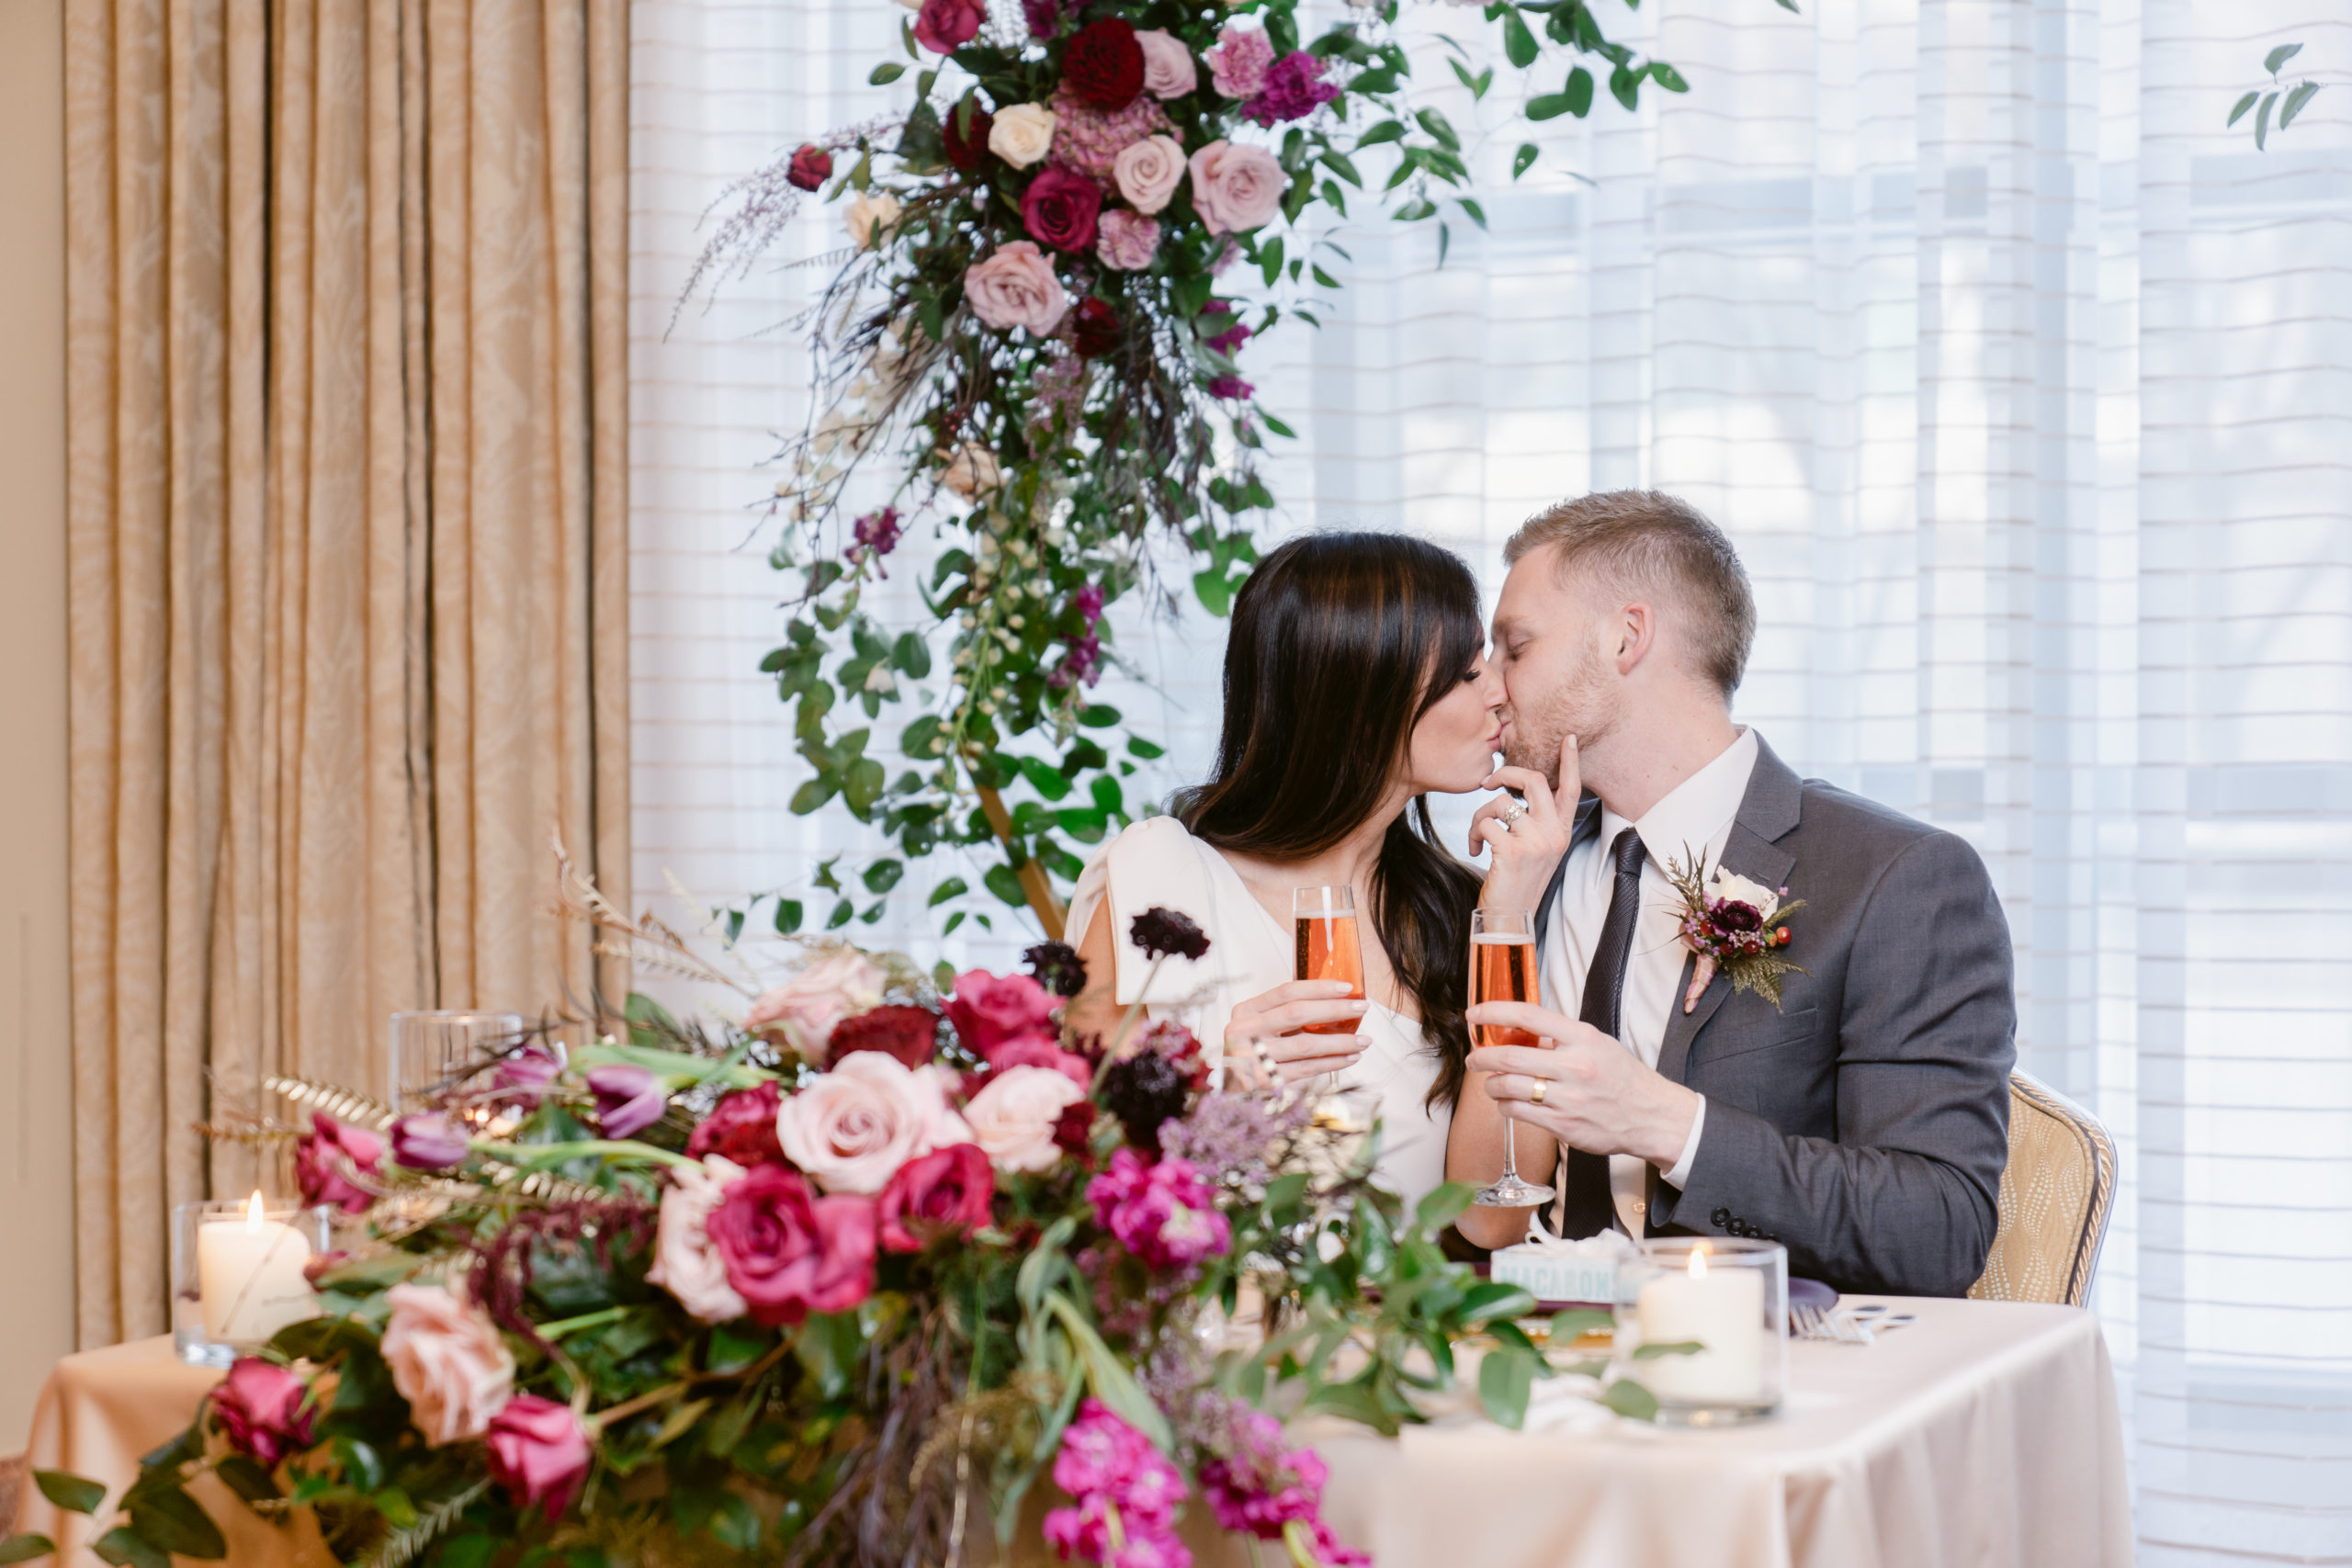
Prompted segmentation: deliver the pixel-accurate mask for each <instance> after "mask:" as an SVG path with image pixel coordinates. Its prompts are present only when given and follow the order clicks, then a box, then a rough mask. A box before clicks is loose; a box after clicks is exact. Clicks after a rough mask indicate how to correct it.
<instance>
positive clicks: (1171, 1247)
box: [1086, 1148, 1233, 1269]
mask: <svg viewBox="0 0 2352 1568" xmlns="http://www.w3.org/2000/svg"><path fill="white" fill-rule="evenodd" d="M1086 1197H1087V1201H1089V1202H1091V1203H1092V1204H1093V1205H1094V1218H1095V1222H1096V1223H1097V1224H1100V1225H1102V1226H1103V1229H1105V1230H1107V1231H1109V1232H1110V1233H1111V1234H1112V1235H1114V1236H1116V1237H1118V1238H1119V1245H1120V1246H1122V1247H1125V1248H1126V1249H1127V1250H1128V1251H1129V1252H1132V1253H1134V1254H1135V1255H1136V1257H1137V1258H1141V1259H1143V1261H1144V1262H1145V1263H1146V1264H1148V1265H1149V1266H1150V1267H1152V1268H1154V1269H1189V1268H1191V1267H1192V1266H1193V1264H1195V1263H1198V1262H1199V1261H1200V1260H1201V1259H1202V1258H1214V1257H1216V1256H1218V1255H1219V1254H1222V1253H1223V1252H1225V1251H1226V1250H1227V1248H1229V1247H1232V1245H1233V1227H1232V1226H1231V1225H1230V1224H1227V1221H1226V1218H1225V1216H1224V1215H1223V1214H1221V1213H1218V1212H1217V1208H1216V1191H1215V1190H1214V1189H1212V1188H1211V1187H1210V1186H1209V1184H1208V1183H1207V1182H1206V1181H1204V1180H1203V1179H1202V1178H1201V1173H1200V1172H1199V1170H1197V1169H1196V1168H1194V1167H1193V1163H1192V1161H1190V1160H1185V1159H1162V1160H1160V1161H1159V1162H1158V1163H1157V1164H1153V1165H1146V1164H1145V1163H1144V1162H1143V1157H1142V1156H1139V1155H1137V1154H1136V1151H1135V1150H1133V1149H1130V1148H1122V1149H1120V1150H1118V1151H1117V1152H1116V1153H1114V1155H1113V1156H1111V1168H1110V1169H1108V1170H1106V1171H1104V1172H1103V1174H1102V1175H1100V1176H1098V1177H1096V1178H1095V1179H1093V1180H1091V1181H1090V1182H1088V1183H1087V1184H1086Z"/></svg>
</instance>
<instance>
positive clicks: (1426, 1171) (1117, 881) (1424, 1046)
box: [1069, 817, 1453, 1207]
mask: <svg viewBox="0 0 2352 1568" xmlns="http://www.w3.org/2000/svg"><path fill="white" fill-rule="evenodd" d="M1155 907H1162V908H1170V909H1173V910H1175V911H1176V912H1177V913H1179V914H1182V915H1188V916H1190V917H1191V918H1192V919H1193V921H1194V922H1195V923H1196V924H1198V925H1199V926H1200V928H1201V929H1202V930H1203V931H1206V932H1207V933H1208V937H1209V950H1208V952H1207V953H1205V954H1204V955H1203V956H1202V957H1201V958H1200V959H1199V961H1197V962H1194V961H1193V960H1190V959H1186V958H1181V957H1177V958H1170V959H1169V960H1168V962H1167V963H1165V964H1162V965H1160V969H1159V977H1158V978H1157V979H1156V980H1154V981H1153V982H1152V986H1151V991H1150V994H1149V995H1148V996H1144V997H1143V1000H1144V1011H1145V1013H1146V1014H1147V1015H1148V1016H1149V1017H1150V1018H1152V1019H1155V1020H1159V1019H1170V1020H1173V1021H1176V1022H1178V1023H1181V1024H1182V1025H1183V1026H1184V1027H1185V1028H1187V1029H1189V1030H1191V1031H1192V1032H1193V1034H1194V1035H1196V1036H1198V1037H1199V1039H1200V1042H1201V1046H1202V1049H1203V1050H1204V1052H1205V1053H1206V1054H1207V1055H1208V1059H1209V1061H1210V1062H1211V1063H1212V1064H1218V1063H1221V1060H1222V1057H1223V1055H1224V1046H1225V1026H1226V1024H1227V1021H1228V1020H1229V1019H1230V1018H1231V1016H1232V1013H1233V1010H1234V1008H1235V1006H1236V1005H1238V1003H1241V1002H1244V1001H1247V1000H1249V999H1250V998H1251V997H1254V996H1257V995H1259V994H1260V993H1261V992H1264V991H1269V990H1272V988H1273V987H1276V986H1279V985H1282V984H1283V983H1284V982H1285V981H1288V980H1290V979H1293V978H1295V975H1294V964H1295V956H1294V953H1293V945H1292V941H1293V939H1292V933H1291V931H1289V930H1288V929H1287V928H1285V927H1284V926H1283V924H1282V923H1281V922H1279V921H1277V920H1276V919H1274V917H1273V916H1272V915H1270V914H1268V913H1267V912H1266V907H1265V906H1264V905H1262V904H1261V903H1259V902H1258V900H1257V899H1256V897H1253V896H1252V895H1251V894H1250V889H1249V887H1248V886H1247V885H1245V884H1244V883H1243V882H1242V880H1241V876H1240V874H1239V873H1238V872H1236V871H1235V870H1234V869H1233V867H1232V865H1231V864H1230V863H1228V862H1227V860H1226V858H1225V857H1224V856H1223V855H1221V854H1219V853H1217V852H1216V850H1214V849H1212V848H1211V847H1210V846H1208V845H1207V844H1204V843H1203V842H1202V841H1201V840H1198V839H1195V838H1194V837H1193V835H1192V834H1190V833H1188V832H1186V831H1185V830H1184V825H1183V824H1182V823H1181V822H1179V821H1177V820H1176V819H1175V818H1172V817H1152V818H1146V819H1145V820H1143V821H1141V822H1138V823H1136V825H1135V826H1134V827H1132V828H1129V829H1126V830H1125V832H1123V833H1121V834H1120V835H1119V836H1118V837H1117V838H1115V839H1114V840H1111V841H1110V842H1109V843H1107V844H1105V845H1104V846H1103V848H1102V849H1101V850H1100V851H1099V852H1096V854H1095V856H1094V858H1093V859H1092V860H1091V862H1089V863H1088V864H1087V867H1086V871H1085V873H1084V874H1082V875H1081V876H1080V878H1079V879H1078V891H1077V893H1076V895H1075V896H1074V897H1072V898H1071V899H1070V906H1069V941H1070V942H1071V944H1072V945H1076V944H1077V943H1078V942H1080V941H1081V940H1083V939H1084V937H1085V934H1086V931H1087V928H1088V926H1089V925H1091V923H1092V921H1093V919H1094V915H1095V911H1096V910H1097V909H1100V908H1108V909H1109V911H1110V915H1111V940H1112V942H1113V944H1114V951H1116V952H1117V953H1118V954H1119V964H1118V976H1117V979H1118V990H1117V997H1118V1002H1119V1005H1120V1006H1122V1007H1126V1006H1129V1005H1131V1004H1133V1003H1134V1002H1135V1000H1136V998H1137V997H1138V996H1143V985H1144V979H1145V977H1146V976H1148V975H1149V974H1150V971H1151V964H1150V961H1149V960H1148V959H1146V958H1145V957H1144V956H1143V954H1142V953H1139V952H1137V951H1136V948H1135V947H1134V946H1133V944H1132V943H1131V942H1129V940H1128V937H1127V928H1128V925H1129V923H1130V922H1131V921H1133V920H1134V919H1135V918H1136V916H1137V915H1140V914H1142V913H1143V912H1144V911H1145V910H1146V909H1149V908H1155ZM1359 1032H1360V1033H1363V1034H1364V1035H1366V1036H1368V1037H1370V1039H1371V1041H1372V1044H1371V1046H1370V1048H1368V1049H1367V1050H1366V1051H1365V1052H1364V1054H1363V1057H1362V1059H1360V1060H1359V1061H1358V1062H1357V1063H1356V1065H1355V1066H1352V1067H1350V1068H1348V1069H1347V1070H1346V1071H1345V1072H1343V1073H1340V1075H1339V1077H1338V1083H1337V1086H1336V1087H1337V1088H1339V1089H1342V1090H1347V1089H1360V1090H1363V1091H1365V1093H1367V1094H1368V1095H1370V1096H1372V1097H1374V1099H1376V1100H1377V1103H1378V1108H1379V1116H1380V1120H1381V1144H1380V1156H1379V1160H1378V1163H1377V1165H1376V1167H1375V1168H1374V1180H1376V1181H1378V1182H1379V1183H1380V1184H1381V1185H1382V1186H1383V1187H1385V1188H1387V1189H1388V1190H1390V1191H1392V1192H1395V1193H1396V1194H1397V1195H1398V1196H1399V1197H1401V1198H1403V1199H1404V1200H1405V1201H1406V1203H1407V1205H1408V1207H1409V1206H1410V1205H1411V1204H1414V1203H1417V1202H1419V1201H1420V1199H1421V1197H1422V1195H1423V1194H1425V1193H1427V1192H1428V1191H1430V1189H1432V1188H1434V1187H1436V1186H1438V1185H1439V1184H1440V1183H1441V1182H1442V1181H1444V1179H1445V1133H1446V1127H1447V1125H1448V1123H1449V1122H1451V1121H1452V1120H1453V1117H1452V1113H1451V1112H1450V1111H1447V1110H1446V1108H1445V1107H1443V1106H1442V1105H1441V1106H1435V1107H1432V1106H1430V1105H1429V1104H1428V1103H1427V1100H1428V1096H1429V1091H1430V1084H1432V1083H1434V1082H1435V1081H1436V1079H1437V1069H1438V1057H1437V1051H1436V1048H1435V1047H1434V1046H1431V1045H1430V1044H1429V1043H1427V1042H1425V1041H1424V1040H1423V1039H1422V1037H1421V1029H1420V1025H1419V1024H1418V1023H1416V1022H1414V1021H1412V1020H1411V1019H1408V1018H1407V1017H1405V1016H1404V1015H1403V1014H1401V1013H1398V1012H1395V1011H1392V1010H1389V1009H1387V1008H1385V1007H1382V1006H1380V1005H1379V1004H1378V1003H1376V1002H1375V1003H1374V1004H1373V1007H1372V1009H1371V1010H1370V1011H1368V1012H1367V1013H1366V1014H1365V1015H1364V1020H1363V1027H1362V1028H1361V1029H1360V1030H1359Z"/></svg>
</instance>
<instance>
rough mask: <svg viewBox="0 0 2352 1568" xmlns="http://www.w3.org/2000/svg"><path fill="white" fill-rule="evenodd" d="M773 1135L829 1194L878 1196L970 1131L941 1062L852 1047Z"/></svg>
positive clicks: (799, 1098) (789, 1103)
mask: <svg viewBox="0 0 2352 1568" xmlns="http://www.w3.org/2000/svg"><path fill="white" fill-rule="evenodd" d="M1065 1081H1067V1080H1065ZM775 1138H776V1142H777V1143H779V1144H781V1145H784V1154H785V1157H786V1159H789V1160H790V1161H791V1162H792V1163H793V1164H795V1165H797V1166H798V1167H799V1168H801V1169H802V1170H805V1171H807V1172H808V1173H809V1179H811V1180H813V1181H814V1182H816V1184H817V1185H818V1186H820V1187H821V1188H823V1189H824V1190H826V1191H828V1192H863V1193H874V1192H879V1191H881V1190H882V1189H883V1188H884V1187H885V1186H887V1185H888V1183H889V1180H890V1178H891V1177H893V1176H895V1175H896V1174H898V1169H899V1167H900V1166H902V1165H904V1164H906V1163H907V1161H909V1160H910V1159H913V1158H916V1157H917V1156H922V1155H927V1154H929V1153H931V1151H932V1150H933V1149H935V1148H940V1147H943V1146H944V1145H948V1144H968V1143H970V1142H971V1141H972V1131H971V1129H970V1128H969V1127H967V1126H966V1125H965V1124H964V1119H963V1118H962V1117H960V1116H958V1115H956V1112H955V1111H951V1110H949V1109H948V1107H947V1085H946V1080H945V1079H944V1078H943V1077H941V1076H940V1073H939V1069H938V1068H937V1067H931V1066H924V1067H914V1068H910V1067H908V1066H907V1065H906V1064H905V1063H903V1062H901V1061H899V1059H898V1058H897V1057H896V1056H892V1055H887V1054H885V1053H883V1052H880V1051H854V1052H852V1053H851V1054H850V1055H849V1056H848V1057H847V1058H846V1059H845V1060H843V1061H842V1064H841V1065H840V1066H836V1067H834V1068H833V1069H832V1070H831V1072H829V1073H826V1074H825V1075H824V1076H822V1077H820V1078H818V1079H817V1081H816V1082H814V1083H812V1084H810V1085H809V1087H808V1088H807V1089H802V1090H801V1091H800V1092H799V1093H798V1094H796V1095H794V1096H792V1097H791V1098H790V1099H789V1100H786V1101H785V1102H784V1104H783V1105H782V1106H781V1107H780V1108H779V1109H778V1110H777V1111H776V1116H775Z"/></svg>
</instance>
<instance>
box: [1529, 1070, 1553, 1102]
mask: <svg viewBox="0 0 2352 1568" xmlns="http://www.w3.org/2000/svg"><path fill="white" fill-rule="evenodd" d="M1531 1076H1532V1075H1531ZM1551 1087H1552V1080H1551V1079H1549V1078H1536V1079H1535V1087H1534V1088H1533V1089H1529V1090H1528V1091H1527V1098H1528V1099H1530V1100H1533V1101H1534V1102H1535V1103H1536V1104H1538V1105H1541V1104H1543V1103H1544V1090H1545V1089H1550V1088H1551Z"/></svg>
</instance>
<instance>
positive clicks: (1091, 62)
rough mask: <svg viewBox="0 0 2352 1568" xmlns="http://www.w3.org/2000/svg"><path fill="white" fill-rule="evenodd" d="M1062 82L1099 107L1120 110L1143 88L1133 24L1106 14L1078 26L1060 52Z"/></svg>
mask: <svg viewBox="0 0 2352 1568" xmlns="http://www.w3.org/2000/svg"><path fill="white" fill-rule="evenodd" d="M1062 85H1065V86H1067V87H1068V88H1069V90H1070V91H1071V92H1073V93H1075V94H1077V95H1078V97H1079V100H1080V102H1082V103H1087V104H1091V105H1092V106H1094V107H1096V108H1098V109H1123V108H1125V107H1127V106H1128V105H1129V104H1131V103H1133V102H1135V101H1136V94H1137V93H1140V92H1142V91H1143V45H1141V44H1139V43H1137V42H1136V29H1135V24H1134V23H1132V22H1129V21H1125V20H1124V19H1122V18H1120V17H1103V19H1102V20H1101V21H1099V22H1089V23H1087V24H1086V26H1084V27H1082V28H1079V29H1078V31H1077V32H1076V33H1075V34H1074V35H1072V37H1071V39H1070V40H1069V48H1067V49H1066V50H1064V51H1063V52H1062Z"/></svg>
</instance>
